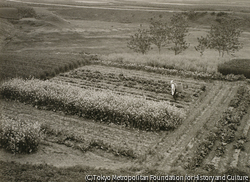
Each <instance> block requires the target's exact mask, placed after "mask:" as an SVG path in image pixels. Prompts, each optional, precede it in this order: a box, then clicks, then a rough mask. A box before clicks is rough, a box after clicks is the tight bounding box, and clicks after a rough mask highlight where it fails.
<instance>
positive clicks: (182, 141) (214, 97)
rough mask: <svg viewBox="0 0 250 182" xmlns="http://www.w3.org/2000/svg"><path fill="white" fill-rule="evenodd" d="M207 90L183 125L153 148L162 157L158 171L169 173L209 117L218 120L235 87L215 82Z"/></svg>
mask: <svg viewBox="0 0 250 182" xmlns="http://www.w3.org/2000/svg"><path fill="white" fill-rule="evenodd" d="M209 90H210V92H208V93H207V95H206V96H205V98H204V99H203V100H202V102H200V101H198V102H196V104H195V105H194V106H193V108H191V109H190V112H191V113H190V114H189V116H188V118H187V119H186V120H185V121H184V123H183V124H182V125H181V126H180V127H179V128H178V129H177V130H175V131H174V132H173V133H172V134H170V135H166V136H164V137H163V138H162V139H161V141H160V142H159V144H157V145H159V146H157V145H156V146H154V147H153V148H158V153H159V154H161V155H162V156H161V157H162V159H161V163H160V164H159V167H158V169H160V170H165V171H169V170H170V169H171V166H174V165H175V161H176V160H177V159H178V157H179V156H180V155H181V154H183V153H184V151H185V150H187V149H188V148H187V146H188V145H189V146H191V145H193V144H192V142H193V141H194V138H195V137H196V135H197V133H199V132H200V131H201V130H202V128H203V125H204V124H205V123H206V122H208V121H209V120H210V118H211V117H213V120H214V121H217V120H218V119H219V117H220V116H221V114H222V112H223V111H224V109H225V108H226V107H227V105H228V102H229V101H230V100H231V99H232V98H233V96H234V94H232V92H235V91H236V90H237V86H232V85H231V84H224V83H222V82H217V83H215V84H214V85H212V87H211V88H209ZM225 96H226V99H225ZM225 102H226V103H225ZM222 103H223V104H222ZM215 113H216V114H215ZM150 160H152V159H150ZM153 160H154V161H155V160H156V159H153Z"/></svg>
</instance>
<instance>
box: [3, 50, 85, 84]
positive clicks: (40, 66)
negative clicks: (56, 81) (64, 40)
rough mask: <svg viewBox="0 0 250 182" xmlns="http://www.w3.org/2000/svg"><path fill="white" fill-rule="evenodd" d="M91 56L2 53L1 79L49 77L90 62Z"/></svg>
mask: <svg viewBox="0 0 250 182" xmlns="http://www.w3.org/2000/svg"><path fill="white" fill-rule="evenodd" d="M89 62H90V58H89V57H84V56H82V55H72V54H63V55H57V56H55V55H53V54H48V53H37V52H36V53H27V54H26V55H24V54H19V53H12V54H9V53H1V54H0V64H1V67H0V81H2V80H6V79H9V78H15V77H21V78H29V77H34V78H39V79H42V80H44V79H47V78H50V77H53V76H55V75H57V74H59V73H62V72H66V71H69V70H72V69H74V68H77V67H79V66H82V65H85V64H88V63H89Z"/></svg>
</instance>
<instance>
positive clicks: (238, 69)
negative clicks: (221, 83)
mask: <svg viewBox="0 0 250 182" xmlns="http://www.w3.org/2000/svg"><path fill="white" fill-rule="evenodd" d="M218 71H219V72H220V73H222V74H223V75H228V74H234V75H244V76H245V77H246V78H250V59H233V60H230V61H227V62H225V63H222V64H219V65H218Z"/></svg>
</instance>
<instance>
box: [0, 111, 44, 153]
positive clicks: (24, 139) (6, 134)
mask: <svg viewBox="0 0 250 182" xmlns="http://www.w3.org/2000/svg"><path fill="white" fill-rule="evenodd" d="M0 121H1V124H0V146H1V147H3V148H5V149H7V150H8V151H11V152H12V153H14V154H15V153H31V152H34V151H36V150H37V148H38V145H39V142H40V139H41V136H42V132H41V130H40V125H39V124H38V123H35V122H34V123H32V122H30V121H21V120H15V119H12V118H8V117H5V116H3V115H2V116H1V118H0Z"/></svg>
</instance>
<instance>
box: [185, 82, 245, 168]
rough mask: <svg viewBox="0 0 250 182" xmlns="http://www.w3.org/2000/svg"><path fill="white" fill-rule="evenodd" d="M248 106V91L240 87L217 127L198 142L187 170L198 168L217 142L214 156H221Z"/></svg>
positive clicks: (232, 138)
mask: <svg viewBox="0 0 250 182" xmlns="http://www.w3.org/2000/svg"><path fill="white" fill-rule="evenodd" d="M249 104H250V91H249V89H247V87H245V86H240V87H239V89H238V91H237V94H236V95H235V97H234V99H233V100H232V101H231V103H230V104H229V108H228V109H227V110H226V111H224V113H223V116H222V118H221V119H220V120H219V121H218V122H217V126H216V127H215V128H214V129H212V130H211V132H210V133H209V135H208V136H207V137H206V138H205V139H203V140H202V141H200V143H199V146H198V148H197V149H196V152H195V156H194V157H193V158H192V159H191V160H190V163H189V165H188V166H186V167H188V168H192V169H194V168H196V167H199V166H200V165H201V164H202V162H203V160H204V158H205V157H206V156H207V155H208V154H209V153H210V151H211V150H212V148H213V147H214V145H215V142H216V141H218V142H219V145H218V146H217V147H216V150H215V152H216V156H223V154H224V152H225V145H227V144H229V143H231V142H232V141H234V139H235V132H236V131H237V127H238V126H239V125H240V121H241V119H242V117H243V116H244V115H245V114H246V113H247V109H248V107H249Z"/></svg>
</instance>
